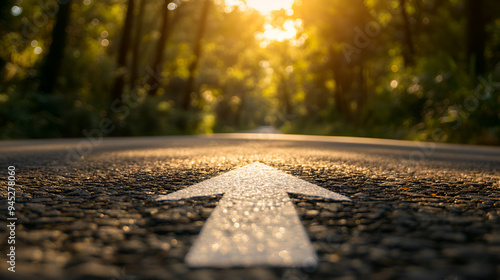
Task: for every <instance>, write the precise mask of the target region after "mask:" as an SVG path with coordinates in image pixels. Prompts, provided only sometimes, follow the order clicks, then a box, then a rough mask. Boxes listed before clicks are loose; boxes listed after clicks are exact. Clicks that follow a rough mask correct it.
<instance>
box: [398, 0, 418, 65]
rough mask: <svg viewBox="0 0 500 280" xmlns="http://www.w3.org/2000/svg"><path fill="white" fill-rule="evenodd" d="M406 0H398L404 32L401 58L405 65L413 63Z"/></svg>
mask: <svg viewBox="0 0 500 280" xmlns="http://www.w3.org/2000/svg"><path fill="white" fill-rule="evenodd" d="M405 4H406V0H399V6H400V9H401V16H402V18H403V26H404V34H405V37H404V38H405V40H404V41H405V47H404V48H403V58H404V62H405V65H407V66H412V65H414V64H415V57H414V56H415V47H414V45H413V32H412V29H411V24H410V19H409V18H408V12H407V10H406V7H405Z"/></svg>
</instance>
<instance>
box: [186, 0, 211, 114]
mask: <svg viewBox="0 0 500 280" xmlns="http://www.w3.org/2000/svg"><path fill="white" fill-rule="evenodd" d="M209 9H210V0H205V1H204V2H203V8H202V10H201V16H200V20H199V21H198V31H197V33H196V37H195V41H194V49H193V55H194V58H193V61H191V64H189V68H188V71H189V77H188V80H187V84H186V90H185V91H184V96H183V98H182V104H181V106H182V109H184V110H188V109H189V106H190V104H191V93H192V92H193V89H194V78H195V73H196V69H197V68H198V64H199V62H200V56H201V47H202V45H201V40H202V39H203V34H204V33H205V29H206V25H207V18H208V11H209Z"/></svg>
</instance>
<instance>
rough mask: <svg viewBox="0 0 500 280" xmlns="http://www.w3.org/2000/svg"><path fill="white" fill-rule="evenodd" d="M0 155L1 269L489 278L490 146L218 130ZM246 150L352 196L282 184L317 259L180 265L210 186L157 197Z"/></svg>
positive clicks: (497, 244) (497, 188)
mask: <svg viewBox="0 0 500 280" xmlns="http://www.w3.org/2000/svg"><path fill="white" fill-rule="evenodd" d="M94 140H97V139H94ZM0 155H1V157H0V163H1V164H0V167H1V168H2V172H0V174H3V175H1V176H2V178H1V181H2V182H3V183H2V185H1V188H0V189H1V194H0V209H1V210H0V220H1V221H2V226H1V227H0V235H1V236H2V240H1V241H0V244H1V245H0V249H1V252H2V256H3V258H2V259H1V261H0V278H1V279H136V280H138V279H193V280H194V279H200V280H203V279H261V280H267V279H290V280H292V279H346V280H347V279H427V280H432V279H441V280H459V279H500V172H499V171H500V149H499V148H487V147H472V146H460V145H434V144H423V143H413V142H404V141H391V140H376V139H364V138H345V137H313V136H291V135H277V134H226V135H212V136H200V137H194V136H193V137H149V138H114V139H105V140H103V141H102V142H99V143H97V142H96V143H93V144H90V142H89V141H88V140H86V139H71V140H27V141H3V142H0ZM257 161H258V162H261V163H263V164H266V165H269V166H271V167H274V168H276V169H278V170H281V171H284V172H286V173H289V174H292V175H294V176H296V177H298V178H301V179H303V180H306V181H308V182H311V183H313V184H316V185H319V186H321V187H323V188H326V189H328V190H331V191H334V192H337V193H339V194H342V195H345V196H347V197H349V198H351V200H352V201H351V202H332V201H328V200H323V199H318V198H315V197H306V196H302V195H289V196H290V198H291V199H292V202H293V203H294V206H295V209H296V211H297V213H298V214H299V218H300V220H301V223H302V225H303V226H304V227H305V229H306V232H307V234H308V236H309V238H310V239H311V241H312V244H313V246H314V249H315V250H316V252H317V254H318V257H319V259H320V262H319V265H318V266H317V267H295V268H273V267H255V268H231V269H210V268H204V269H192V268H189V267H188V266H187V265H186V264H185V262H184V257H185V255H186V253H187V251H188V250H189V248H190V247H191V245H192V244H193V242H194V240H195V239H196V237H197V235H198V234H199V232H200V230H201V228H202V227H203V225H204V223H205V221H206V220H207V218H208V217H209V216H210V214H211V213H212V211H213V209H214V207H216V206H217V203H218V201H219V200H220V199H221V197H222V196H221V195H217V196H212V197H203V198H192V199H187V200H181V201H164V202H157V201H155V199H156V197H158V196H159V195H165V194H169V193H172V192H174V191H176V190H180V189H183V188H186V187H188V186H191V185H193V184H195V183H198V182H201V181H204V180H206V179H209V178H212V177H214V176H217V175H220V174H223V173H225V172H227V171H230V170H233V169H235V168H237V167H241V166H245V165H247V164H250V163H253V162H257ZM11 165H12V166H15V168H16V180H17V181H16V183H17V187H16V204H15V206H16V207H15V208H16V210H15V217H17V218H18V220H17V223H16V235H15V240H16V251H15V256H16V268H15V270H16V272H15V273H12V272H10V271H8V267H9V266H10V265H9V264H8V263H7V256H6V254H8V253H9V246H10V245H8V244H7V236H8V235H9V234H10V230H9V228H7V227H6V226H5V224H6V219H7V217H8V211H7V210H6V209H7V206H8V204H7V183H6V182H7V176H8V175H7V167H8V166H11Z"/></svg>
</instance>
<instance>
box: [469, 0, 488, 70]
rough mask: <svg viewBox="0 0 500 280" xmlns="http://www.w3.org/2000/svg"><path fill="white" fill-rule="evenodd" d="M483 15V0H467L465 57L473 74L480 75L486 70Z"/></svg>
mask: <svg viewBox="0 0 500 280" xmlns="http://www.w3.org/2000/svg"><path fill="white" fill-rule="evenodd" d="M484 16H485V15H484V13H483V0H467V59H468V61H469V67H470V73H471V74H473V75H482V74H484V72H485V71H486V59H485V56H484V49H485V45H486V30H485V27H486V20H485V19H484Z"/></svg>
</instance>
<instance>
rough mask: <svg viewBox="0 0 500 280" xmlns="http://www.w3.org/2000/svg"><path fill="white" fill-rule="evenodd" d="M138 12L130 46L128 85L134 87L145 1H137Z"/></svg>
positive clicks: (137, 68)
mask: <svg viewBox="0 0 500 280" xmlns="http://www.w3.org/2000/svg"><path fill="white" fill-rule="evenodd" d="M139 1H140V4H139V11H138V13H137V20H136V25H135V30H134V42H133V46H132V63H131V65H130V85H131V87H133V86H134V83H135V82H136V80H137V76H138V73H137V72H138V70H139V61H140V59H141V57H140V48H141V42H142V32H143V31H142V23H143V21H144V20H143V18H144V11H145V10H146V3H147V2H146V0H139Z"/></svg>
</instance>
